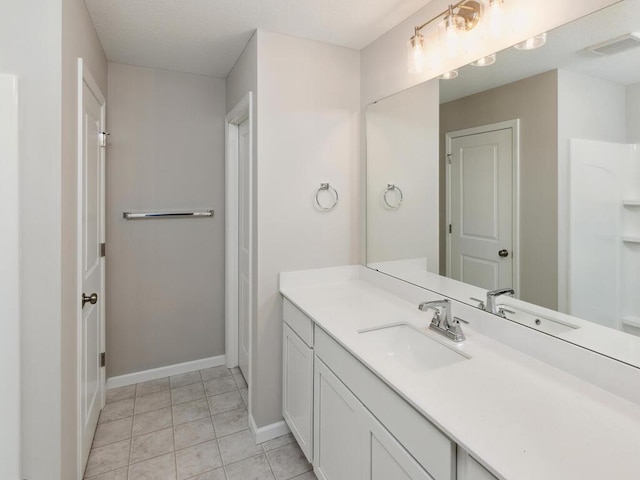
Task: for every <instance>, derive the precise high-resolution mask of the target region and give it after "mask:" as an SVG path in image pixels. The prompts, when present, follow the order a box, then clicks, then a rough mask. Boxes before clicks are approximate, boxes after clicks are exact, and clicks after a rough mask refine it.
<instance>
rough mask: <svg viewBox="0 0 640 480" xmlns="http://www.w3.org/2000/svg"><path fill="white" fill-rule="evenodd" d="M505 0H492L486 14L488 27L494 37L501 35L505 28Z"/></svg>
mask: <svg viewBox="0 0 640 480" xmlns="http://www.w3.org/2000/svg"><path fill="white" fill-rule="evenodd" d="M503 3H504V0H490V1H489V8H488V9H487V12H486V14H485V16H486V18H487V20H486V21H487V27H488V29H489V33H490V35H491V36H492V37H499V36H500V35H502V32H503V31H504V29H505V15H504V7H503Z"/></svg>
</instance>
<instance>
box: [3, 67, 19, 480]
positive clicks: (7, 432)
mask: <svg viewBox="0 0 640 480" xmlns="http://www.w3.org/2000/svg"><path fill="white" fill-rule="evenodd" d="M0 83H1V87H0V88H1V89H2V92H0V94H1V95H2V96H3V99H2V104H3V105H7V107H8V108H2V109H0V157H2V159H3V160H2V162H0V218H2V222H3V227H4V228H6V230H3V234H2V235H0V265H2V268H1V269H0V318H2V320H3V322H2V327H3V328H2V335H0V358H1V359H2V361H1V362H0V378H2V379H3V382H4V384H3V387H2V392H1V393H0V404H1V405H3V409H2V414H1V415H0V418H1V419H2V423H3V431H2V435H1V436H0V465H1V466H0V472H2V476H3V477H4V478H21V477H20V472H21V463H20V454H21V450H22V449H21V442H20V437H21V425H20V416H21V402H20V400H21V393H20V392H21V387H20V379H21V372H20V370H21V359H20V200H19V188H20V187H19V183H20V182H19V129H18V122H19V113H18V78H17V77H16V76H14V75H9V74H0ZM4 232H6V233H4Z"/></svg>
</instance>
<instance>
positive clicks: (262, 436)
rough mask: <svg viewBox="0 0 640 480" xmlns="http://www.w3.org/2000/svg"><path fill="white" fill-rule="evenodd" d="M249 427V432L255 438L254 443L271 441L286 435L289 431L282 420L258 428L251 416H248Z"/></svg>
mask: <svg viewBox="0 0 640 480" xmlns="http://www.w3.org/2000/svg"><path fill="white" fill-rule="evenodd" d="M249 426H250V427H251V432H252V433H253V436H254V437H255V441H256V443H262V442H266V441H268V440H273V439H274V438H278V437H281V436H282V435H286V434H287V433H289V432H290V431H291V430H289V427H288V426H287V424H286V423H285V421H284V420H282V421H280V422H276V423H272V424H270V425H265V426H264V427H260V428H258V427H257V425H256V421H255V420H254V418H253V415H249Z"/></svg>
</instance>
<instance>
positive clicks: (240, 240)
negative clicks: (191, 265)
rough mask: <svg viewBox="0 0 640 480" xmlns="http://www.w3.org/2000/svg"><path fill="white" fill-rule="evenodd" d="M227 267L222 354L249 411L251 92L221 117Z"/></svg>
mask: <svg viewBox="0 0 640 480" xmlns="http://www.w3.org/2000/svg"><path fill="white" fill-rule="evenodd" d="M225 130H226V131H225V141H226V160H225V167H226V180H225V183H226V199H225V200H226V225H225V229H226V269H225V270H226V271H225V287H226V294H225V297H226V298H225V300H226V305H225V319H226V320H225V331H226V334H225V357H226V364H227V367H229V368H233V367H236V366H237V367H240V371H241V372H242V375H243V376H244V377H245V379H246V381H247V385H248V389H249V394H248V399H249V401H248V404H249V405H248V412H249V417H251V414H252V401H251V388H252V385H253V382H252V362H251V351H252V337H253V335H252V329H253V324H254V322H253V315H254V311H255V309H254V287H255V279H254V271H255V269H254V260H255V255H254V238H253V235H254V221H253V213H254V208H253V201H254V198H253V197H254V195H253V162H254V158H253V141H254V140H253V139H254V132H253V95H252V92H249V93H248V94H247V95H246V96H245V97H244V98H243V99H242V100H241V101H240V102H239V103H238V105H236V107H235V108H233V109H232V110H231V112H229V114H228V115H227V116H226V121H225Z"/></svg>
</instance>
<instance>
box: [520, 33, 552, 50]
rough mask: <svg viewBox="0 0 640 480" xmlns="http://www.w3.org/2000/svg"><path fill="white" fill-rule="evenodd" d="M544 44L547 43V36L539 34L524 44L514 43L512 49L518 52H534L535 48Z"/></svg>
mask: <svg viewBox="0 0 640 480" xmlns="http://www.w3.org/2000/svg"><path fill="white" fill-rule="evenodd" d="M545 43H547V34H546V33H541V34H540V35H536V36H535V37H531V38H529V39H527V40H525V41H524V42H520V43H516V44H515V45H514V48H517V49H518V50H535V49H536V48H540V47H541V46H543V45H544V44H545Z"/></svg>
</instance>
